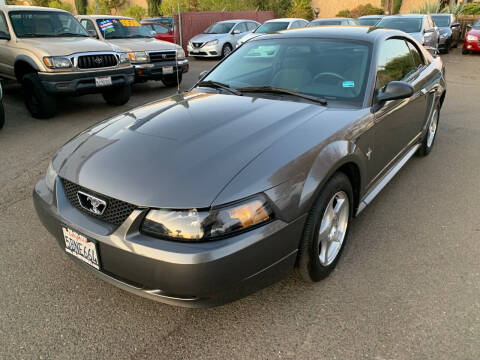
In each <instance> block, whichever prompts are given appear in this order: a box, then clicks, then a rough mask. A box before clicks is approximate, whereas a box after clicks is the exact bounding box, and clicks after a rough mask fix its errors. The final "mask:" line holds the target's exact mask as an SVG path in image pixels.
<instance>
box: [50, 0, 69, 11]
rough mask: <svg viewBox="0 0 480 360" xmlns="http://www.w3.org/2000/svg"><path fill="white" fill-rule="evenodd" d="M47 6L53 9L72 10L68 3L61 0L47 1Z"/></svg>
mask: <svg viewBox="0 0 480 360" xmlns="http://www.w3.org/2000/svg"><path fill="white" fill-rule="evenodd" d="M48 7H50V8H54V9H61V10H65V11H68V12H73V7H72V5H70V4H69V3H66V2H63V1H62V0H51V1H49V2H48Z"/></svg>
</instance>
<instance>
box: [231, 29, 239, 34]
mask: <svg viewBox="0 0 480 360" xmlns="http://www.w3.org/2000/svg"><path fill="white" fill-rule="evenodd" d="M238 34H240V30H238V29H235V30H233V31H232V35H238Z"/></svg>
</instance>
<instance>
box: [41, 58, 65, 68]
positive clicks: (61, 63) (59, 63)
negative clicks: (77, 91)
mask: <svg viewBox="0 0 480 360" xmlns="http://www.w3.org/2000/svg"><path fill="white" fill-rule="evenodd" d="M43 63H44V64H45V65H46V66H47V67H48V68H50V69H68V68H71V67H72V62H71V61H70V59H69V58H67V57H63V56H46V57H44V58H43Z"/></svg>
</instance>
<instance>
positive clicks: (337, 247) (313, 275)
mask: <svg viewBox="0 0 480 360" xmlns="http://www.w3.org/2000/svg"><path fill="white" fill-rule="evenodd" d="M352 213H353V190H352V185H351V184H350V181H349V179H348V177H347V176H346V175H345V174H343V173H340V172H339V173H336V174H335V175H334V176H333V177H332V178H331V179H330V180H329V181H328V182H327V184H326V185H325V186H324V188H323V189H322V191H321V193H320V196H319V197H318V199H317V200H316V202H315V204H314V206H313V208H312V210H311V211H310V213H309V215H308V218H307V222H306V225H305V229H304V232H303V238H302V242H301V244H300V248H299V255H298V272H299V273H300V275H301V276H302V278H303V279H304V280H305V281H308V282H317V281H320V280H322V279H323V278H325V277H327V276H328V275H329V274H330V273H331V272H332V271H333V269H334V268H335V266H336V265H337V262H338V259H339V258H340V256H341V254H342V251H343V249H344V248H345V244H346V240H347V235H348V230H349V225H350V220H351V218H352Z"/></svg>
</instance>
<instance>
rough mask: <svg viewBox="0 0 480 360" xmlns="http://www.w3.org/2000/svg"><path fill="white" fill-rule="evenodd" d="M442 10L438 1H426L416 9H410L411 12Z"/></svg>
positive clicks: (429, 12)
mask: <svg viewBox="0 0 480 360" xmlns="http://www.w3.org/2000/svg"><path fill="white" fill-rule="evenodd" d="M441 10H442V8H441V5H440V2H438V1H426V2H424V3H423V5H422V6H420V7H419V8H417V9H413V10H412V11H411V13H412V14H438V13H440V12H441Z"/></svg>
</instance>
